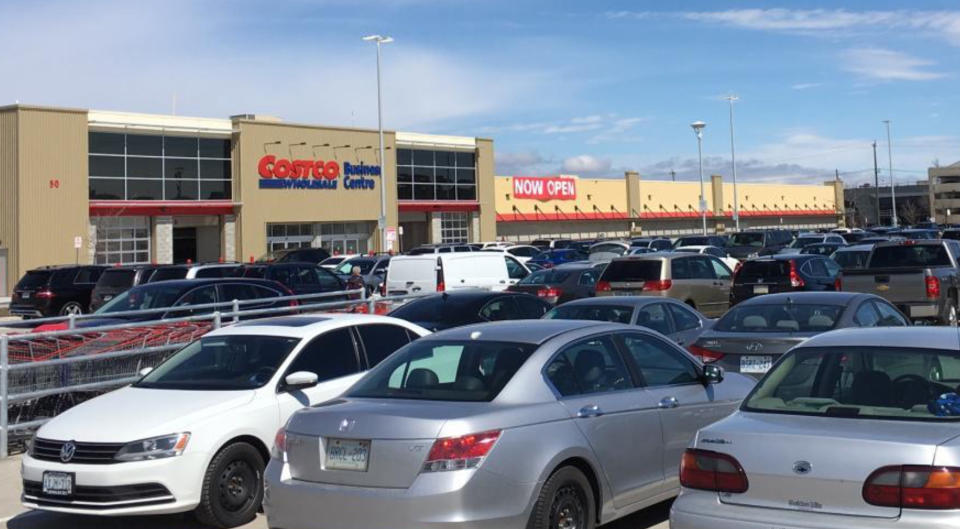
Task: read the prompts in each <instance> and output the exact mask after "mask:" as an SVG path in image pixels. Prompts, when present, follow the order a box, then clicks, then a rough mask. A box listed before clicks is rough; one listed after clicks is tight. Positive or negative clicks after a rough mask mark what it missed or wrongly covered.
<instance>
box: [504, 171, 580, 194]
mask: <svg viewBox="0 0 960 529" xmlns="http://www.w3.org/2000/svg"><path fill="white" fill-rule="evenodd" d="M513 196H514V197H516V198H532V199H535V200H576V199H577V181H576V179H574V178H566V177H563V176H548V177H527V176H515V177H513Z"/></svg>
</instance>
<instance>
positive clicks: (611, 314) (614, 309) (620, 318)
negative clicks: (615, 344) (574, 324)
mask: <svg viewBox="0 0 960 529" xmlns="http://www.w3.org/2000/svg"><path fill="white" fill-rule="evenodd" d="M632 317H633V307H627V306H614V305H581V304H570V303H566V304H563V305H560V306H559V307H554V308H553V309H551V310H550V312H548V313H547V314H546V315H545V316H544V319H547V320H592V321H612V322H615V323H627V324H629V323H631V318H632Z"/></svg>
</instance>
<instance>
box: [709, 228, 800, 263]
mask: <svg viewBox="0 0 960 529" xmlns="http://www.w3.org/2000/svg"><path fill="white" fill-rule="evenodd" d="M792 242H793V234H791V233H790V232H789V231H787V230H750V231H741V232H739V233H734V234H733V235H731V236H730V242H729V243H727V248H726V250H727V253H728V254H730V257H736V258H737V259H740V260H741V261H743V260H745V259H750V258H751V257H761V256H764V255H773V254H775V253H777V252H779V251H780V250H782V249H784V248H786V247H787V246H788V245H789V244H790V243H792Z"/></svg>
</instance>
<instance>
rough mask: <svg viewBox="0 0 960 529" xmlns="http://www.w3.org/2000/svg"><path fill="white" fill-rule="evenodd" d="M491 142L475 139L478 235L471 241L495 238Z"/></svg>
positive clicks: (495, 209) (474, 235) (495, 206)
mask: <svg viewBox="0 0 960 529" xmlns="http://www.w3.org/2000/svg"><path fill="white" fill-rule="evenodd" d="M494 175H495V172H494V161H493V140H490V139H483V138H477V200H478V201H479V202H480V219H479V220H480V222H479V233H475V234H473V237H474V238H473V241H474V242H479V241H492V240H494V239H496V238H497V214H496V211H497V205H496V192H497V191H496V184H495V182H496V180H497V178H496V177H495V176H494Z"/></svg>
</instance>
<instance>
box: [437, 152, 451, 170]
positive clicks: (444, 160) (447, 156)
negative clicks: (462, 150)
mask: <svg viewBox="0 0 960 529" xmlns="http://www.w3.org/2000/svg"><path fill="white" fill-rule="evenodd" d="M434 157H435V159H436V162H437V163H436V165H437V167H453V163H454V162H453V158H454V153H452V152H446V151H436V152H435V153H434Z"/></svg>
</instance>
